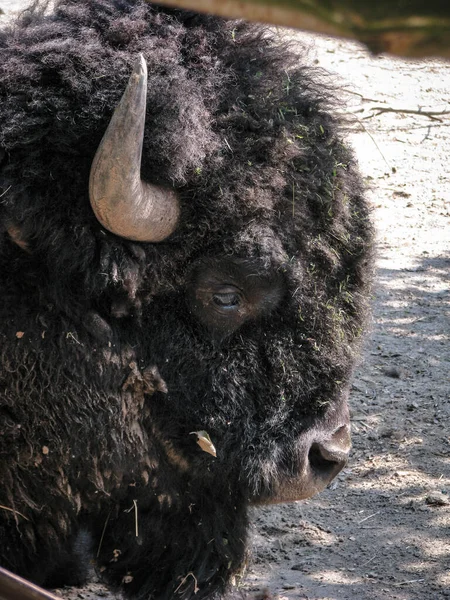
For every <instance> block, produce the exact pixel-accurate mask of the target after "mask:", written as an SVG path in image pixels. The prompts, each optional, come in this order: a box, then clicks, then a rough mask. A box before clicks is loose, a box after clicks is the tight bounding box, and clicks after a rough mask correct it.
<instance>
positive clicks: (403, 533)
mask: <svg viewBox="0 0 450 600" xmlns="http://www.w3.org/2000/svg"><path fill="white" fill-rule="evenodd" d="M22 6H23V4H22V3H21V2H17V0H14V1H13V0H0V8H1V9H3V10H4V12H5V15H4V17H3V18H5V16H8V15H9V14H11V10H13V9H17V7H22ZM296 38H297V39H299V40H300V41H301V42H302V43H307V44H308V45H309V46H311V48H310V52H309V60H310V61H311V62H316V64H318V65H320V66H322V67H324V68H326V69H327V70H329V71H330V72H332V73H333V74H335V77H336V79H337V80H338V81H340V82H341V83H342V87H343V88H344V89H345V90H347V92H346V94H345V95H346V100H347V105H346V107H345V111H346V112H349V113H351V114H352V115H354V116H355V117H356V118H357V119H358V124H357V126H356V127H355V130H354V131H353V132H352V133H350V134H349V136H348V139H349V142H350V143H351V144H352V145H353V147H354V148H355V150H356V153H357V156H358V159H359V161H360V164H361V170H362V173H363V175H364V177H365V179H366V181H367V183H368V185H369V188H370V192H369V197H370V200H371V202H372V204H373V208H374V211H373V216H374V220H375V222H376V225H377V229H378V260H377V266H378V270H377V279H376V284H375V288H374V315H373V323H372V327H371V332H370V333H369V336H368V339H367V342H366V345H365V352H364V356H363V360H362V363H361V365H360V367H359V369H358V370H357V373H356V377H355V381H354V385H353V392H352V397H351V405H352V412H353V445H354V447H353V452H352V456H351V460H350V462H349V464H348V466H347V468H346V469H345V470H344V471H343V472H342V473H341V475H340V476H339V477H338V479H337V480H336V481H335V482H334V483H333V484H332V486H331V488H330V489H328V490H326V491H325V492H324V493H322V494H321V495H320V496H318V497H316V498H313V499H311V500H308V501H303V502H297V503H292V504H286V505H280V506H273V507H268V508H263V509H257V510H255V511H254V514H253V523H254V526H253V534H252V560H251V562H250V564H249V566H248V568H247V571H246V573H245V575H244V577H243V578H242V579H240V580H239V581H236V585H237V587H236V589H235V590H234V591H233V593H232V594H231V595H230V600H231V598H233V599H250V598H251V599H255V600H256V599H259V600H268V599H269V598H273V599H274V600H294V599H297V600H396V599H397V600H440V599H444V598H450V434H449V429H448V425H447V424H448V422H449V417H450V344H449V334H450V173H449V170H448V163H449V159H450V129H449V127H450V63H443V62H439V61H422V62H407V61H403V60H398V59H395V60H394V59H391V58H388V57H384V56H383V57H371V56H370V55H369V54H368V53H367V52H366V51H365V49H363V48H362V47H361V46H359V45H358V44H355V43H351V42H346V41H341V40H334V39H330V38H323V37H318V36H312V35H306V34H301V35H300V34H296ZM377 108H378V109H382V110H383V111H385V112H382V114H379V113H380V112H381V111H380V110H377ZM391 109H396V110H398V112H390V111H391ZM399 109H400V110H399ZM407 111H413V112H412V113H408V112H407ZM445 111H449V114H441V115H437V114H431V113H439V112H445ZM419 112H421V113H422V114H417V113H419ZM427 113H428V114H427ZM62 595H64V596H65V597H71V598H73V599H75V598H82V599H83V598H84V599H88V598H96V597H97V596H99V595H101V596H102V597H104V596H108V595H109V593H108V592H106V591H105V590H104V589H103V588H100V587H99V586H97V585H94V586H90V587H88V588H84V589H83V590H70V591H68V590H65V591H63V592H62Z"/></svg>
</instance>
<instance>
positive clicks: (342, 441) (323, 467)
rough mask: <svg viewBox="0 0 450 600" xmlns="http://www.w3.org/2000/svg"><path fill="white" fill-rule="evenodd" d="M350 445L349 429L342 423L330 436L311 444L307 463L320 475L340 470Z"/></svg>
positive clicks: (345, 460) (346, 457)
mask: <svg viewBox="0 0 450 600" xmlns="http://www.w3.org/2000/svg"><path fill="white" fill-rule="evenodd" d="M350 446H351V444H350V430H349V427H348V425H343V426H342V427H340V428H339V429H338V430H337V431H335V432H334V433H333V435H332V436H331V437H330V438H328V439H325V440H321V441H320V442H314V443H313V444H311V447H310V449H309V453H308V459H309V464H310V466H311V468H312V469H313V470H314V471H316V472H317V473H321V474H322V475H326V474H328V473H330V474H331V473H332V472H336V471H340V470H341V469H342V467H343V466H344V465H345V463H346V462H347V459H348V455H349V451H350Z"/></svg>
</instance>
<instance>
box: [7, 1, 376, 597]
mask: <svg viewBox="0 0 450 600" xmlns="http://www.w3.org/2000/svg"><path fill="white" fill-rule="evenodd" d="M0 47H1V50H2V53H1V59H0V95H1V97H2V104H1V108H0V146H1V147H3V148H4V152H3V157H2V158H1V163H0V194H1V202H2V204H1V208H0V226H1V228H2V231H3V238H2V241H1V245H0V278H1V285H2V290H3V292H2V293H3V299H4V302H3V306H2V307H1V309H0V317H1V319H0V322H1V326H0V336H1V339H0V342H1V346H0V347H1V350H0V358H1V361H0V367H1V369H0V415H1V416H2V417H3V420H2V421H0V434H1V435H0V457H1V463H0V475H1V478H2V481H4V482H6V483H5V485H4V487H3V489H2V490H0V505H2V506H3V507H11V510H4V511H3V512H1V511H0V518H1V519H2V520H1V521H0V532H1V534H2V536H3V539H5V540H7V542H6V544H4V545H3V547H2V548H0V561H1V564H2V565H4V566H6V567H8V568H10V569H11V570H14V571H16V572H19V573H21V574H24V575H26V576H28V577H30V578H32V579H34V580H35V581H40V582H42V583H44V584H46V585H56V584H60V583H67V582H68V581H72V582H74V581H75V582H76V581H80V580H81V578H82V577H81V575H80V573H81V571H80V567H79V564H80V556H81V555H83V554H84V550H83V552H81V551H80V541H79V540H80V535H81V537H82V539H83V540H86V539H87V538H89V539H92V540H93V542H92V550H93V553H94V555H95V557H96V560H97V564H98V566H99V568H100V570H101V571H102V572H103V573H104V574H105V576H106V577H107V578H108V579H109V581H112V582H114V583H116V584H119V585H122V586H123V587H124V589H125V590H126V591H128V592H129V593H131V594H135V595H137V596H138V597H142V598H144V597H146V598H155V599H156V598H158V599H161V600H162V599H169V598H173V597H180V598H184V599H187V598H191V597H194V596H195V597H196V598H207V597H209V598H213V597H217V594H220V593H221V591H222V590H223V589H224V588H225V587H226V584H227V581H228V580H229V578H230V574H231V573H232V572H233V571H235V570H236V569H238V568H239V566H240V565H241V563H242V561H243V559H244V555H245V537H246V530H247V508H248V506H249V505H250V504H258V503H267V502H281V501H290V500H298V499H302V498H307V497H309V496H311V495H313V494H315V493H316V492H318V491H320V490H322V489H323V488H324V487H325V486H326V485H328V483H329V482H330V481H331V480H332V479H333V477H334V476H335V475H336V474H337V473H338V472H339V471H340V470H341V469H342V467H343V465H344V464H345V461H346V459H347V455H348V452H349V447H350V436H349V417H348V408H347V394H348V388H349V382H350V377H351V372H352V369H353V366H354V363H355V355H356V352H357V348H358V340H359V337H360V333H361V329H362V326H363V323H364V317H365V312H366V301H367V296H368V287H369V282H370V274H371V273H370V271H371V269H370V262H371V256H370V255H371V250H370V248H371V239H372V229H371V225H370V222H369V218H368V213H369V211H368V207H367V205H366V202H365V200H364V197H363V190H362V185H361V182H360V178H359V175H358V171H357V168H356V166H355V164H354V160H353V157H352V154H351V152H350V151H349V150H348V149H347V148H346V147H345V145H344V144H343V143H342V141H341V138H340V134H339V127H338V123H337V121H336V119H335V118H334V117H333V116H332V111H331V108H330V98H331V96H330V94H331V92H330V89H329V88H327V87H326V85H325V84H324V83H323V76H322V75H319V74H317V73H314V72H313V71H311V70H309V69H307V68H306V67H303V66H298V57H297V56H296V55H295V54H294V53H292V52H291V50H289V48H287V47H286V46H284V45H283V44H281V45H280V44H279V43H277V42H276V40H275V39H274V38H273V37H272V36H270V35H269V34H268V33H267V32H264V31H263V30H261V29H260V28H259V27H255V26H250V25H248V24H244V23H233V22H226V21H223V20H221V19H215V18H209V17H200V16H198V15H193V14H191V13H185V12H181V11H174V10H169V9H161V8H155V7H152V6H150V5H147V4H146V3H145V2H141V1H140V0H120V2H119V0H98V1H97V2H91V1H88V0H81V1H78V2H73V1H72V0H59V1H58V2H57V3H56V8H55V12H54V13H53V14H52V15H50V16H46V15H45V14H41V13H40V12H39V11H38V10H37V9H36V8H35V12H32V13H31V14H29V15H28V16H27V17H26V19H25V20H23V21H22V22H21V24H19V25H18V26H17V27H16V28H15V29H14V30H13V31H10V32H9V33H8V32H3V33H2V35H1V36H0ZM139 53H141V54H142V57H139ZM137 56H138V57H139V58H138V59H137V62H136V57H137ZM143 57H145V60H144V58H143ZM145 61H146V62H147V63H148V72H149V80H148V83H147V76H146V66H145ZM133 64H134V70H133V72H132V74H131V77H130V76H129V71H130V69H131V67H132V65H133ZM127 79H128V85H127V83H126V82H127ZM124 90H125V91H124ZM146 91H148V94H147V97H146ZM115 107H117V108H116V109H115V111H114V114H113V110H114V108H115ZM105 132H106V133H105ZM102 136H103V137H102ZM88 182H89V186H88ZM88 187H89V191H88ZM205 450H206V451H205ZM80 531H81V534H80ZM82 546H83V548H86V547H88V546H89V543H88V542H86V543H83V544H82Z"/></svg>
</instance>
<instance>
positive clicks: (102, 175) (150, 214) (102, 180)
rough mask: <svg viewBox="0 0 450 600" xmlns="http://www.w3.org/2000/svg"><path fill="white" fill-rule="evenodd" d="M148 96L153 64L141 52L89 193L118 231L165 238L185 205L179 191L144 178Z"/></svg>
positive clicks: (125, 235)
mask: <svg viewBox="0 0 450 600" xmlns="http://www.w3.org/2000/svg"><path fill="white" fill-rule="evenodd" d="M146 97H147V65H146V63H145V60H144V57H143V56H142V54H140V55H139V57H138V59H137V61H136V63H135V66H134V69H133V72H132V74H131V76H130V79H129V81H128V85H127V88H126V90H125V92H124V94H123V96H122V98H121V100H120V102H119V104H118V106H117V108H116V110H115V111H114V114H113V116H112V118H111V121H110V123H109V125H108V129H107V130H106V133H105V135H104V136H103V139H102V141H101V142H100V145H99V147H98V149H97V152H96V154H95V157H94V160H93V162H92V166H91V173H90V178H89V197H90V200H91V206H92V209H93V211H94V213H95V216H96V217H97V219H98V220H99V221H100V223H101V224H102V225H103V226H104V227H106V229H108V230H109V231H111V232H112V233H115V234H116V235H119V236H121V237H123V238H127V239H129V240H135V241H140V242H160V241H162V240H164V239H165V238H167V237H168V236H169V235H170V234H171V233H172V232H173V231H174V230H175V228H176V226H177V222H178V217H179V213H180V208H179V202H178V197H177V195H176V193H175V192H174V191H173V190H171V189H168V188H163V187H160V186H157V185H151V184H150V183H146V182H145V181H142V180H141V173H140V172H141V157H142V143H143V139H144V126H145V107H146Z"/></svg>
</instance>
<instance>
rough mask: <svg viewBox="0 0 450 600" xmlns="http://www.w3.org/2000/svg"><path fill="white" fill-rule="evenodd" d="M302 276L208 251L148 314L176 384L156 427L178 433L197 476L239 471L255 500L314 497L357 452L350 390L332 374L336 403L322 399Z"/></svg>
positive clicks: (162, 363) (163, 365)
mask: <svg viewBox="0 0 450 600" xmlns="http://www.w3.org/2000/svg"><path fill="white" fill-rule="evenodd" d="M298 283H299V282H298V281H297V280H296V279H294V277H293V273H292V270H291V268H290V267H289V265H286V264H285V263H279V264H277V263H276V262H266V261H262V260H260V259H248V258H243V257H242V256H241V257H236V256H226V257H223V256H222V257H219V256H217V257H209V258H207V259H200V260H197V261H194V262H193V264H192V265H190V266H189V268H188V269H187V273H186V285H185V287H184V289H183V290H182V292H174V293H169V294H164V295H161V296H160V297H154V298H153V300H152V302H151V304H150V305H149V310H148V320H147V321H146V323H145V328H146V332H147V334H148V340H149V346H148V356H147V358H146V361H147V362H148V363H150V364H156V365H157V367H158V370H159V373H160V375H161V377H162V378H163V380H164V382H165V384H166V387H167V393H164V394H162V393H161V394H159V395H158V397H156V396H153V397H152V399H151V401H150V402H149V406H150V417H151V422H150V421H149V425H148V426H149V427H151V428H153V430H157V431H159V433H160V435H161V434H164V435H165V436H166V435H167V434H169V435H170V441H171V450H173V449H175V451H176V452H177V453H178V454H179V456H180V457H181V458H182V460H183V461H185V462H184V464H185V465H186V470H187V471H190V472H191V474H192V477H193V479H194V480H195V479H197V478H201V479H202V481H203V482H205V481H206V482H209V483H211V482H213V481H214V480H221V479H222V478H225V479H228V480H229V481H232V480H233V478H236V479H237V480H238V481H239V485H240V487H241V488H244V489H245V490H246V495H247V498H248V499H249V500H250V501H251V502H252V503H266V502H283V501H292V500H299V499H302V498H307V497H309V496H312V495H314V494H315V493H317V492H319V491H321V490H322V489H324V488H325V487H326V486H327V485H328V484H329V483H330V481H331V480H332V479H333V478H334V477H335V476H336V475H337V474H338V473H339V471H340V470H341V469H342V468H343V466H344V465H345V463H346V460H347V457H348V452H349V449H350V435H349V416H348V408H347V403H346V394H345V389H344V390H342V389H340V387H339V382H338V383H337V384H336V383H334V382H333V385H334V390H333V393H334V394H335V397H334V398H333V401H332V402H330V403H323V404H322V403H321V402H320V398H321V397H325V395H326V393H327V390H328V388H329V387H330V385H329V383H328V382H327V381H326V378H325V376H324V380H323V381H321V380H320V379H319V380H316V379H315V374H314V373H312V372H311V371H314V370H315V369H318V368H320V366H319V365H318V364H317V356H316V355H317V349H315V348H314V340H311V339H309V340H308V339H307V337H306V336H305V333H304V330H303V328H302V322H301V320H299V319H298V318H296V317H295V315H296V314H298V311H299V310H300V306H299V300H298V299H296V298H295V294H294V297H293V291H294V290H293V286H294V285H298ZM155 340H157V341H156V342H155ZM323 368H325V369H327V368H328V365H327V364H325V365H324V366H323ZM198 431H204V432H206V433H207V434H208V435H209V436H210V438H211V440H212V442H213V444H214V445H215V448H216V452H217V456H216V457H213V456H211V455H210V454H209V453H205V452H203V451H202V450H201V448H200V447H199V445H197V444H196V441H197V438H196V437H195V436H193V435H192V433H193V432H198Z"/></svg>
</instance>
